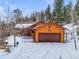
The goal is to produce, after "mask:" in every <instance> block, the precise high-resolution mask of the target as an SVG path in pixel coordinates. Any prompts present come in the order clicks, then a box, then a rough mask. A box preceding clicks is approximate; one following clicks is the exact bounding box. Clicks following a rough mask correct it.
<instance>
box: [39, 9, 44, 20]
mask: <svg viewBox="0 0 79 59" xmlns="http://www.w3.org/2000/svg"><path fill="white" fill-rule="evenodd" d="M40 13H41V15H40V16H41V20H44V12H43V11H42V10H41V12H40Z"/></svg>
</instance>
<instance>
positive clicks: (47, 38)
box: [38, 33, 60, 42]
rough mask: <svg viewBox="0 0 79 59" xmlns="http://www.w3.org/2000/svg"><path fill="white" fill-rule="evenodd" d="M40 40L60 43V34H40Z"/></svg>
mask: <svg viewBox="0 0 79 59" xmlns="http://www.w3.org/2000/svg"><path fill="white" fill-rule="evenodd" d="M38 38H39V41H40V42H59V41H60V34H58V33H39V34H38Z"/></svg>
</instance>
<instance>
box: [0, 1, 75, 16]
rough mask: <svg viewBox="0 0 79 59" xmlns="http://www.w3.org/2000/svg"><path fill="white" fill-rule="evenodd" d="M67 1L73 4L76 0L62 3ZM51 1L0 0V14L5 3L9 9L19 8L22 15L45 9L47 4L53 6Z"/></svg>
mask: <svg viewBox="0 0 79 59" xmlns="http://www.w3.org/2000/svg"><path fill="white" fill-rule="evenodd" d="M69 1H72V3H73V5H75V3H76V0H64V3H65V4H68V3H69ZM53 3H54V0H0V14H1V13H2V14H4V11H5V10H6V9H7V5H9V6H10V9H11V10H14V9H16V8H19V9H21V10H22V12H23V14H24V15H30V14H31V13H32V12H33V11H40V10H45V9H46V7H47V5H48V4H50V5H51V7H52V8H53V6H54V4H53Z"/></svg>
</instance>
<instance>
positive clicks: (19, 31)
mask: <svg viewBox="0 0 79 59" xmlns="http://www.w3.org/2000/svg"><path fill="white" fill-rule="evenodd" d="M35 23H36V22H33V21H29V22H23V21H20V22H18V23H17V24H16V25H15V27H14V28H15V34H16V36H26V35H29V33H28V32H29V31H28V30H29V28H30V26H32V25H33V24H35Z"/></svg>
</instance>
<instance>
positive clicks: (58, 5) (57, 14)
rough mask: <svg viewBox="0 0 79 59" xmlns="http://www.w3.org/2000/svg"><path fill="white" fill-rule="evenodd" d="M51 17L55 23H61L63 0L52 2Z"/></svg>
mask: <svg viewBox="0 0 79 59" xmlns="http://www.w3.org/2000/svg"><path fill="white" fill-rule="evenodd" d="M54 2H55V3H54V10H53V17H54V19H55V20H56V21H57V22H61V21H63V13H62V11H63V0H54Z"/></svg>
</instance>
